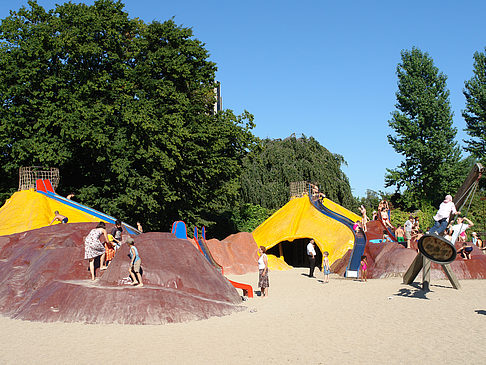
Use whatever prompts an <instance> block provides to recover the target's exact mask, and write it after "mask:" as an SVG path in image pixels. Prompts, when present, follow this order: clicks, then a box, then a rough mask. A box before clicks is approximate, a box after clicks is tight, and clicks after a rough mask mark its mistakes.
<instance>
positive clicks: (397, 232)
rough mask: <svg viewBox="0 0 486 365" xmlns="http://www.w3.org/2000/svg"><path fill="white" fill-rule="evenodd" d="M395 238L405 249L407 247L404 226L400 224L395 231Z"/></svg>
mask: <svg viewBox="0 0 486 365" xmlns="http://www.w3.org/2000/svg"><path fill="white" fill-rule="evenodd" d="M395 237H396V238H397V242H398V243H399V244H401V245H403V246H404V247H405V248H406V247H407V245H406V244H405V231H404V230H403V228H402V225H401V224H399V225H398V227H397V229H396V230H395Z"/></svg>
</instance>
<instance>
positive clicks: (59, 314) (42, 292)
mask: <svg viewBox="0 0 486 365" xmlns="http://www.w3.org/2000/svg"><path fill="white" fill-rule="evenodd" d="M92 228H94V226H93V224H92V223H75V224H64V225H56V226H52V227H44V228H40V229H37V230H33V231H28V232H24V233H19V234H14V235H9V236H3V237H0V313H2V314H4V315H7V316H10V317H12V318H19V319H26V320H36V321H43V322H53V321H62V322H86V323H123V324H164V323H170V322H181V321H187V320H194V319H205V318H209V317H211V316H221V315H225V314H229V313H232V312H234V311H236V310H239V309H240V307H239V306H238V305H237V304H238V303H240V302H241V298H240V296H239V295H238V293H237V292H236V290H235V289H234V288H233V286H232V285H231V284H230V283H229V282H228V281H227V280H226V279H225V278H224V277H223V276H222V275H220V274H219V273H218V272H217V271H216V270H214V269H213V267H211V265H209V263H208V262H207V260H206V259H205V258H204V257H203V256H202V255H201V254H200V253H199V252H198V251H197V250H196V249H195V248H194V247H193V246H192V245H191V244H190V243H189V242H187V241H185V240H179V239H176V238H175V237H174V236H173V235H171V234H169V233H158V232H154V233H145V234H142V235H140V236H137V237H136V238H135V241H136V246H137V247H138V250H139V253H140V257H141V258H142V268H143V270H144V272H143V278H144V284H145V286H144V287H143V288H134V287H131V286H130V285H128V284H129V283H128V280H125V279H124V278H126V277H127V276H128V265H129V259H128V257H127V254H128V247H127V245H122V247H121V249H120V250H119V251H118V252H117V254H116V256H115V258H114V259H113V261H112V263H111V264H110V266H109V267H108V270H106V271H105V272H104V273H102V274H101V273H100V272H99V271H98V270H97V273H96V275H97V276H100V274H101V275H102V276H101V278H100V279H99V280H98V281H96V282H92V281H91V280H89V278H90V274H89V271H88V270H87V266H88V265H87V261H85V260H83V258H84V241H83V237H84V236H85V235H86V234H87V233H88V232H89V231H90V229H92Z"/></svg>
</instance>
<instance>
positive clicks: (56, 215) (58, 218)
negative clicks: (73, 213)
mask: <svg viewBox="0 0 486 365" xmlns="http://www.w3.org/2000/svg"><path fill="white" fill-rule="evenodd" d="M55 221H59V222H61V223H67V222H68V219H67V217H65V216H63V215H62V214H59V212H58V211H57V210H56V211H55V212H54V219H53V220H52V221H51V223H49V225H50V226H52V224H53V223H54V222H55Z"/></svg>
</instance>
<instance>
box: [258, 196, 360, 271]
mask: <svg viewBox="0 0 486 365" xmlns="http://www.w3.org/2000/svg"><path fill="white" fill-rule="evenodd" d="M323 204H324V205H325V206H326V207H327V208H329V209H330V210H332V211H333V212H335V213H338V214H340V215H343V216H345V217H347V218H349V219H351V220H352V221H353V222H355V221H357V220H360V219H361V217H360V216H359V215H357V214H355V213H353V212H351V211H349V210H347V209H346V208H344V207H342V206H340V205H339V204H336V203H334V202H332V201H331V200H329V199H324V201H323ZM253 238H254V239H255V241H256V243H257V244H258V246H265V247H266V248H267V249H268V248H271V247H273V246H275V245H276V244H278V243H279V242H282V241H294V240H296V239H299V238H312V239H314V241H315V242H316V245H317V246H318V247H319V249H320V250H321V252H324V251H328V252H329V261H330V263H333V262H334V261H335V260H337V259H339V258H341V257H342V256H343V255H344V254H345V253H346V252H347V251H348V250H349V249H351V248H353V245H354V234H353V232H352V231H351V230H350V229H349V228H348V227H346V226H345V225H344V224H342V223H340V222H338V221H337V220H335V219H333V218H330V217H328V216H326V215H325V214H323V213H321V212H320V211H318V210H317V209H316V208H315V207H314V206H313V205H312V204H311V202H310V201H309V197H307V196H303V197H301V198H295V199H292V200H291V201H289V202H288V203H287V204H285V205H284V206H283V207H282V208H280V209H279V210H278V211H277V212H275V213H274V214H273V215H272V216H271V217H270V218H268V219H267V220H266V221H265V222H263V223H262V224H261V225H260V226H258V227H257V228H256V229H255V230H254V231H253Z"/></svg>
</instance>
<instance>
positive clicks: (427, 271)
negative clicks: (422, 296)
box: [422, 256, 430, 291]
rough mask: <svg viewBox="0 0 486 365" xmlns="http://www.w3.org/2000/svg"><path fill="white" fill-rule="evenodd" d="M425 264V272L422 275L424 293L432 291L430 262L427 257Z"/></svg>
mask: <svg viewBox="0 0 486 365" xmlns="http://www.w3.org/2000/svg"><path fill="white" fill-rule="evenodd" d="M423 259H424V261H423V262H424V263H423V267H424V271H423V273H422V275H423V276H422V290H423V291H430V289H429V287H430V260H429V259H428V258H426V257H425V256H424V257H423Z"/></svg>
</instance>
